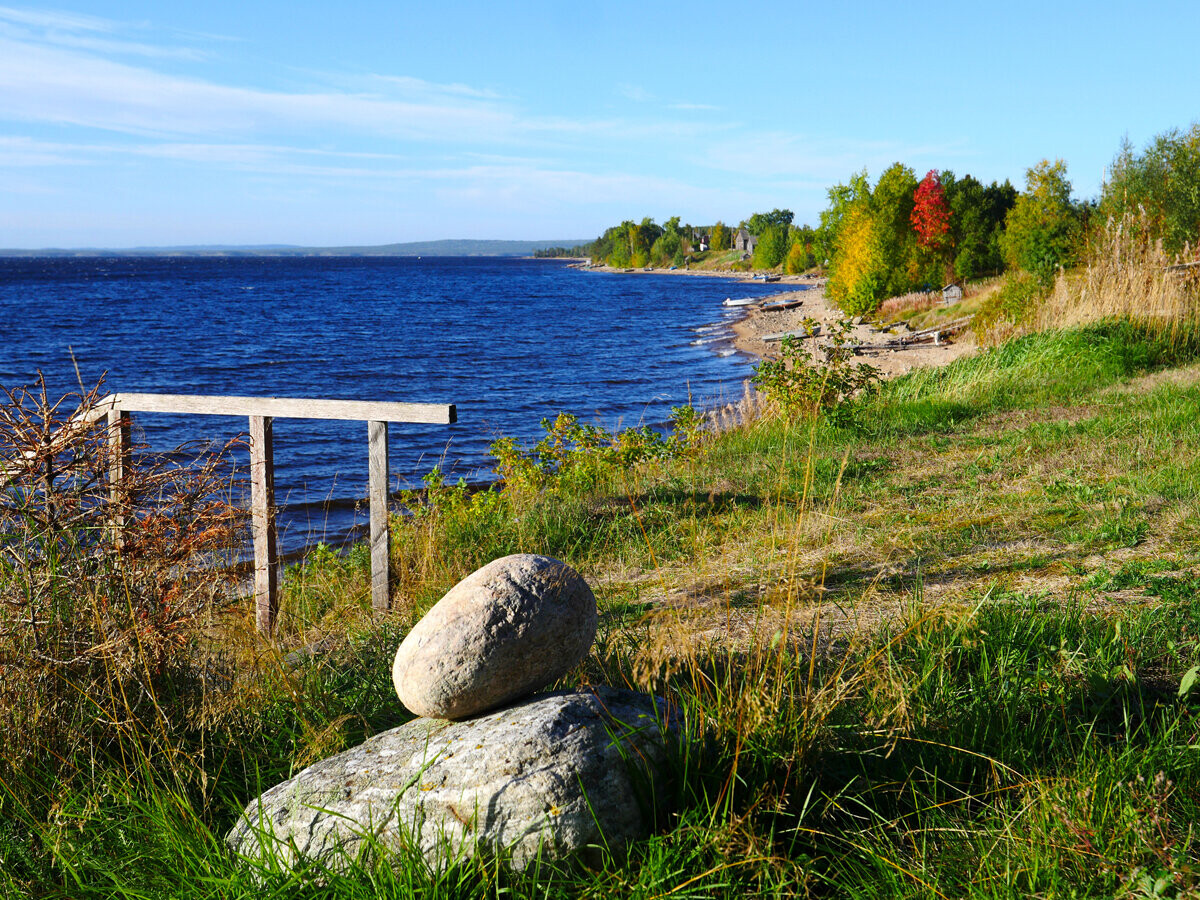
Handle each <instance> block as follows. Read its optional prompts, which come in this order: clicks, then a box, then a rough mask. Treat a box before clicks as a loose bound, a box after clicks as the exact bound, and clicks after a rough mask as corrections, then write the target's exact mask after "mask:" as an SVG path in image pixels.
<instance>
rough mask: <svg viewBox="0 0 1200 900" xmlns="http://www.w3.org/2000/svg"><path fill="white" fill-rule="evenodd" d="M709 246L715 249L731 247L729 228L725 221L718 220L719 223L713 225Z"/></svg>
mask: <svg viewBox="0 0 1200 900" xmlns="http://www.w3.org/2000/svg"><path fill="white" fill-rule="evenodd" d="M709 246H710V247H712V248H713V249H714V250H728V249H729V229H728V228H726V227H725V223H724V222H720V221H718V222H717V224H716V225H714V226H713V227H712V235H711V236H710V239H709Z"/></svg>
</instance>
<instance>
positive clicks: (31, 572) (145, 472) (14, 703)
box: [0, 375, 241, 785]
mask: <svg viewBox="0 0 1200 900" xmlns="http://www.w3.org/2000/svg"><path fill="white" fill-rule="evenodd" d="M100 399H101V387H100V386H97V387H95V388H93V389H91V390H87V391H84V390H81V391H79V392H76V393H71V394H68V395H66V396H64V397H62V398H60V399H57V400H53V399H51V397H50V396H49V395H48V394H47V389H46V384H45V380H44V379H43V378H41V376H40V375H39V380H38V382H37V383H36V384H35V385H34V386H32V387H20V388H15V389H4V388H0V779H4V780H5V781H6V783H8V784H9V785H12V784H14V783H20V782H21V776H22V774H23V773H27V772H29V771H32V768H31V767H36V768H38V769H41V770H42V771H43V778H44V770H45V768H46V767H47V766H49V767H53V768H54V769H55V770H56V775H57V778H58V780H59V781H60V782H66V783H69V782H70V781H71V777H72V775H73V773H75V772H77V771H79V770H81V769H82V768H83V767H85V766H87V765H88V764H89V762H91V761H93V760H94V759H95V757H96V755H97V754H98V753H101V752H104V751H105V750H111V749H113V748H116V749H117V750H121V748H122V747H123V746H124V745H125V742H126V741H128V740H129V739H131V738H136V740H137V742H138V743H137V746H138V747H139V748H141V749H142V750H145V749H146V748H147V746H148V745H147V743H146V741H145V739H146V736H147V735H150V736H153V735H156V734H157V735H161V736H162V737H163V738H165V737H166V736H167V734H168V733H177V732H178V730H179V729H180V728H181V727H182V720H185V719H186V717H187V715H188V714H189V712H190V711H191V708H192V707H194V706H195V705H196V703H197V702H198V700H199V699H200V694H199V693H197V691H195V690H192V689H191V688H192V687H194V684H193V682H194V681H195V678H194V677H193V676H195V675H196V673H197V671H198V655H197V653H196V652H195V650H196V647H197V639H198V635H199V631H200V628H201V627H202V626H203V625H204V624H205V622H206V618H207V616H208V614H209V612H210V611H211V609H212V606H213V603H214V600H215V599H216V598H218V597H219V596H221V595H222V590H221V588H222V583H223V582H224V581H225V580H226V579H227V578H228V577H229V576H228V575H227V574H226V572H227V571H228V569H227V568H224V569H223V568H222V567H220V566H218V565H217V562H218V561H219V559H220V557H221V556H222V555H224V554H226V553H227V552H228V550H229V549H230V548H231V547H233V546H234V530H235V528H236V527H237V526H238V524H239V521H240V519H241V514H240V513H239V512H238V511H237V510H236V509H235V508H234V506H233V505H232V504H231V503H230V502H229V499H228V498H229V489H230V485H229V467H228V465H227V463H228V456H229V454H228V452H227V451H228V449H229V448H228V447H223V448H221V449H219V450H216V451H209V450H205V451H199V452H196V453H194V454H189V453H187V452H180V451H177V452H175V453H173V454H170V455H168V456H166V457H163V456H158V457H154V458H150V457H146V458H145V460H143V461H142V462H139V463H138V464H136V465H132V466H129V467H128V468H127V469H126V472H125V475H124V477H123V479H122V480H121V483H119V484H115V483H112V482H110V480H109V473H110V471H111V470H112V464H113V462H114V458H113V451H112V450H111V449H110V442H109V441H108V433H107V424H106V421H105V419H104V417H103V416H101V417H100V418H99V421H88V417H87V416H85V415H84V413H86V412H87V411H89V410H93V409H94V408H95V407H96V406H97V403H98V402H99V400H100ZM188 456H191V457H192V458H190V459H189V458H187V457H188ZM172 460H180V461H172ZM154 740H155V746H157V738H155V739H154ZM170 744H171V742H170V741H167V740H163V741H162V746H163V747H169V746H170ZM14 779H15V781H14Z"/></svg>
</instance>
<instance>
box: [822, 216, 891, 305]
mask: <svg viewBox="0 0 1200 900" xmlns="http://www.w3.org/2000/svg"><path fill="white" fill-rule="evenodd" d="M884 251H885V247H884V235H883V234H882V228H881V227H880V223H879V222H877V221H876V220H875V217H874V215H873V214H872V212H871V208H870V206H869V205H868V204H867V203H865V202H857V203H855V204H853V205H852V206H851V207H850V209H849V210H848V211H847V213H846V217H845V219H844V220H843V221H842V226H841V229H840V231H839V234H838V248H837V252H836V253H835V254H834V258H833V260H832V263H831V266H830V275H829V285H828V291H829V296H830V297H831V298H832V299H833V301H834V302H835V303H837V305H838V306H839V307H841V309H842V311H843V312H845V313H846V314H848V315H852V316H853V315H860V314H863V313H869V312H872V311H873V310H874V309H875V306H876V304H877V303H878V302H879V297H880V296H881V292H882V290H883V286H884V284H886V282H887V277H888V267H887V260H886V255H885V252H884Z"/></svg>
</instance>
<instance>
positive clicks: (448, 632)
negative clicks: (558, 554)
mask: <svg viewBox="0 0 1200 900" xmlns="http://www.w3.org/2000/svg"><path fill="white" fill-rule="evenodd" d="M597 621H598V617H597V612H596V598H595V596H593V594H592V590H591V588H589V587H588V585H587V582H586V581H584V580H583V577H582V576H581V575H580V574H579V573H578V572H576V571H575V570H574V569H572V568H571V567H570V566H568V565H567V564H566V563H563V562H559V561H558V560H556V559H551V558H550V557H547V556H535V555H533V554H528V553H519V554H515V555H513V556H505V557H503V558H501V559H497V560H494V561H493V562H490V563H488V564H487V565H486V566H484V567H483V568H481V569H478V570H476V571H475V572H473V573H471V574H470V575H468V576H467V577H466V578H464V579H463V580H462V581H460V582H459V583H458V584H456V585H455V586H454V587H453V588H451V589H450V591H449V592H448V593H447V594H446V596H444V597H442V599H441V600H439V601H438V602H437V603H436V604H434V606H433V607H432V608H431V609H430V610H429V612H427V613H426V614H425V616H424V617H423V618H422V619H421V621H419V622H418V623H417V624H416V625H415V626H414V627H413V629H412V631H410V632H409V633H408V636H407V637H406V638H405V639H404V641H403V642H402V643H401V644H400V649H399V650H397V651H396V661H395V663H394V665H393V666H392V680H393V682H394V683H395V685H396V693H397V694H399V696H400V700H401V702H403V703H404V705H405V706H406V707H408V708H409V709H410V710H412V711H413V712H415V713H416V714H417V715H419V716H430V717H434V718H443V719H463V718H467V717H468V716H473V715H475V714H476V713H480V712H484V711H486V710H489V709H494V708H496V707H498V706H501V705H503V704H505V703H510V702H512V701H514V700H517V699H520V698H521V697H524V696H526V695H528V694H531V693H533V692H534V691H537V690H538V689H540V688H543V687H546V686H547V685H549V684H551V683H552V682H554V681H555V680H556V679H557V678H559V677H561V676H562V675H564V674H565V673H566V672H568V671H569V670H570V669H571V668H572V667H573V666H575V665H576V664H577V663H578V662H579V661H580V660H581V659H583V658H584V656H586V655H587V652H588V649H589V648H590V647H591V645H592V641H593V640H594V639H595V637H596V624H597Z"/></svg>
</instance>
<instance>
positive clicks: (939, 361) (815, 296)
mask: <svg viewBox="0 0 1200 900" xmlns="http://www.w3.org/2000/svg"><path fill="white" fill-rule="evenodd" d="M572 268H576V269H578V270H579V271H581V272H601V273H608V274H617V275H683V276H688V277H709V278H727V279H732V280H733V281H736V282H740V283H744V284H759V283H761V279H756V278H754V277H753V276H752V274H751V273H741V272H723V271H716V270H711V269H699V270H698V269H634V270H633V271H626V270H625V269H613V268H610V267H608V266H584V265H575V266H573V267H572ZM773 274H774V273H773ZM826 282H827V279H825V278H823V277H812V276H805V275H780V276H779V281H778V282H771V283H772V284H777V285H780V286H784V285H786V286H789V287H792V288H793V289H792V290H787V288H786V287H783V289H781V290H780V292H779V293H778V294H776V295H773V296H772V297H771V298H770V299H771V301H772V302H786V301H798V302H799V305H798V306H795V307H793V308H792V309H786V310H763V309H760V308H758V307H757V306H745V307H739V309H740V310H741V312H742V316H741V317H740V318H738V319H737V320H735V321H733V322H732V323H731V324H730V328H731V330H732V331H733V333H734V338H733V341H732V346H733V349H734V350H736V351H738V352H739V353H741V354H743V355H744V356H747V357H749V358H750V359H751V360H762V359H776V358H778V357H779V354H780V342H779V341H768V340H766V338H767V337H769V336H771V335H778V334H783V333H787V332H794V331H799V330H801V329H802V328H803V322H804V320H805V319H813V320H815V321H816V322H817V324H818V325H819V326H820V328H819V332H818V334H817V335H816V337H815V338H814V339H815V340H816V342H817V345H818V346H823V345H824V344H825V343H826V342H825V341H824V340H822V338H821V333H823V332H826V331H827V330H828V327H829V325H830V324H831V323H833V322H836V321H839V320H841V319H845V318H847V316H846V315H845V314H844V313H843V312H842V311H841V310H840V309H838V308H837V307H836V306H835V305H834V304H833V303H832V302H831V301H830V300H829V298H828V297H827V296H826V295H825V285H826ZM855 320H857V321H856V324H855V326H854V328H853V330H852V331H851V332H850V337H851V340H852V341H853V342H854V344H856V345H859V347H860V349H859V350H858V351H856V352H855V359H856V361H861V362H866V363H868V364H870V365H872V366H874V367H875V368H876V369H878V370H879V374H880V376H881V377H883V378H895V377H896V376H898V375H903V374H904V373H906V372H909V371H911V370H912V369H916V368H920V367H922V366H944V365H947V364H948V363H951V362H953V361H954V360H956V359H959V358H961V357H964V356H968V355H970V354H971V353H974V352H975V350H976V349H977V345H976V343H975V339H974V337H973V336H972V335H971V333H970V332H969V331H968V332H965V333H963V334H960V335H958V336H956V337H955V338H954V339H953V340H947V341H943V342H941V343H937V344H934V343H912V344H906V345H903V346H889V343H890V342H891V341H893V340H894V339H895V338H896V337H897V336H899V335H901V334H903V333H905V329H904V327H903V326H900V327H892V328H889V329H882V328H880V327H879V325H878V324H877V323H874V322H871V321H867V320H864V319H863V317H861V316H856V317H854V318H853V319H851V321H855Z"/></svg>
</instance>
